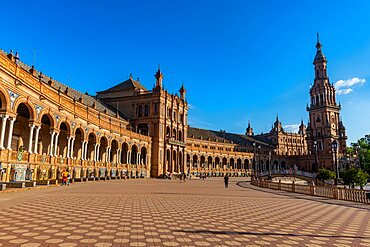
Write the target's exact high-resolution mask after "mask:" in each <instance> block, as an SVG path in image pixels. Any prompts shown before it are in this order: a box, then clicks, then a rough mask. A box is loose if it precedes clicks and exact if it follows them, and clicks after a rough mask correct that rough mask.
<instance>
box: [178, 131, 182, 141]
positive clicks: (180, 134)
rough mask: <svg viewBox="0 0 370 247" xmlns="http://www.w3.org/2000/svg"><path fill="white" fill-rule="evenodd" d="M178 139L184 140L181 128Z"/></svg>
mask: <svg viewBox="0 0 370 247" xmlns="http://www.w3.org/2000/svg"><path fill="white" fill-rule="evenodd" d="M178 140H179V141H182V140H183V138H182V131H181V130H179V134H178Z"/></svg>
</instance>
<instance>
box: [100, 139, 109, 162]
mask: <svg viewBox="0 0 370 247" xmlns="http://www.w3.org/2000/svg"><path fill="white" fill-rule="evenodd" d="M107 147H108V140H107V138H106V137H105V136H102V137H101V138H100V148H99V157H98V160H99V161H102V162H106V161H107V154H108V153H107Z"/></svg>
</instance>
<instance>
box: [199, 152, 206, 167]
mask: <svg viewBox="0 0 370 247" xmlns="http://www.w3.org/2000/svg"><path fill="white" fill-rule="evenodd" d="M205 163H206V158H205V157H204V155H202V156H200V167H201V168H204V166H205Z"/></svg>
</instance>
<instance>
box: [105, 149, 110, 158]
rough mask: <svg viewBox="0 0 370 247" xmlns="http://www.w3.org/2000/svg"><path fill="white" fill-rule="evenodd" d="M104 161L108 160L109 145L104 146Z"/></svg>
mask: <svg viewBox="0 0 370 247" xmlns="http://www.w3.org/2000/svg"><path fill="white" fill-rule="evenodd" d="M105 162H109V147H106V148H105Z"/></svg>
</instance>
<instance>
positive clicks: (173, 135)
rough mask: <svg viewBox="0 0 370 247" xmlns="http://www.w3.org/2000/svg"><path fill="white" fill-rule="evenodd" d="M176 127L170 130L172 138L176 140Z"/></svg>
mask: <svg viewBox="0 0 370 247" xmlns="http://www.w3.org/2000/svg"><path fill="white" fill-rule="evenodd" d="M176 136H177V135H176V129H173V130H172V138H173V139H174V140H176Z"/></svg>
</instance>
